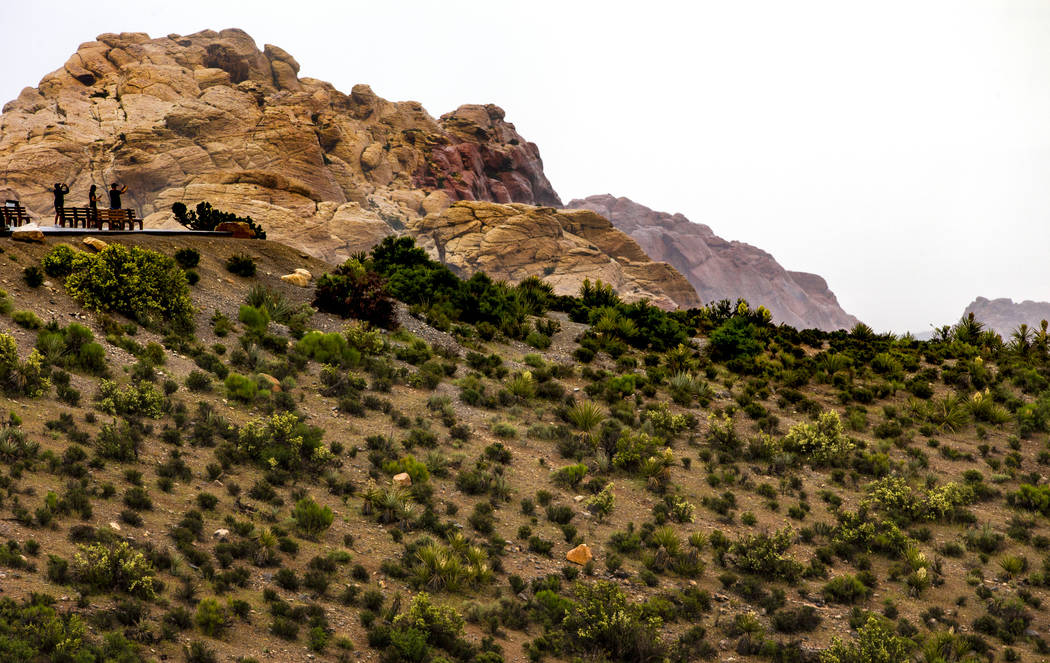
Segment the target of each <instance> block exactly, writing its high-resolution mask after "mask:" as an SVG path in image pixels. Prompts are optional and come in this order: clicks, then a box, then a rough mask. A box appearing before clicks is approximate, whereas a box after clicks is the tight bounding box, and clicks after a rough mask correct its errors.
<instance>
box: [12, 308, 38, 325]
mask: <svg viewBox="0 0 1050 663" xmlns="http://www.w3.org/2000/svg"><path fill="white" fill-rule="evenodd" d="M11 321H12V322H14V323H15V324H16V325H18V326H19V327H25V328H26V329H40V328H41V327H43V326H44V321H43V320H41V319H40V318H39V317H38V316H37V314H36V313H33V312H32V311H15V312H14V313H12V314H11Z"/></svg>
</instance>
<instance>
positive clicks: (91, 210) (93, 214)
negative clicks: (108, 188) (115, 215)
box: [88, 184, 98, 226]
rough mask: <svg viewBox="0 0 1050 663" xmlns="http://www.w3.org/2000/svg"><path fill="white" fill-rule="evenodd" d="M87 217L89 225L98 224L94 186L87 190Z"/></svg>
mask: <svg viewBox="0 0 1050 663" xmlns="http://www.w3.org/2000/svg"><path fill="white" fill-rule="evenodd" d="M88 216H89V217H90V221H91V225H92V226H95V225H96V224H97V223H98V187H97V186H95V185H94V184H92V185H91V188H90V189H88Z"/></svg>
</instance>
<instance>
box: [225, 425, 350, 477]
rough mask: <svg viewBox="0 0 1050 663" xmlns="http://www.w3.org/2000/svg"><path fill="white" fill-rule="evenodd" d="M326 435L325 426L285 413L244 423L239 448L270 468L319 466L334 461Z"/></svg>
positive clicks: (293, 469) (238, 435)
mask: <svg viewBox="0 0 1050 663" xmlns="http://www.w3.org/2000/svg"><path fill="white" fill-rule="evenodd" d="M323 434H324V431H323V430H322V429H321V428H318V427H317V426H307V425H306V424H305V423H304V422H303V421H302V420H301V419H300V418H299V416H298V415H297V414H295V413H293V412H283V413H279V414H273V415H270V417H269V418H267V419H253V420H251V421H249V422H248V423H246V424H244V425H243V426H241V429H240V431H239V432H238V434H237V450H238V452H239V453H241V454H243V455H245V456H246V457H248V458H250V459H252V460H255V461H258V462H259V463H260V464H262V465H263V467H266V468H267V469H281V470H290V471H296V470H299V469H302V468H304V467H311V468H318V469H319V468H321V467H323V466H324V465H326V464H327V463H328V462H330V461H331V460H332V453H331V451H329V450H328V449H327V448H326V447H325V446H324V444H322V442H321V438H322V436H323Z"/></svg>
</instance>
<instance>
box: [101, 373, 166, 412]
mask: <svg viewBox="0 0 1050 663" xmlns="http://www.w3.org/2000/svg"><path fill="white" fill-rule="evenodd" d="M95 400H96V401H97V406H98V409H99V410H100V411H102V412H105V413H106V414H114V415H124V416H129V417H152V418H154V419H156V418H158V417H160V416H161V414H162V413H163V411H164V395H163V394H161V393H160V392H159V391H157V388H156V387H155V386H154V385H153V383H152V382H148V381H146V380H141V381H139V382H137V383H134V384H128V385H125V386H124V387H123V388H121V387H118V386H117V384H116V383H115V382H113V381H111V380H102V381H101V382H100V383H99V386H98V394H96V396H95Z"/></svg>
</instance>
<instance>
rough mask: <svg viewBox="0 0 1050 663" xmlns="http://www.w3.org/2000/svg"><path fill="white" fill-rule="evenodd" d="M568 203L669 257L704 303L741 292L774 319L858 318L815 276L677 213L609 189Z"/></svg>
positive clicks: (835, 322)
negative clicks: (791, 268)
mask: <svg viewBox="0 0 1050 663" xmlns="http://www.w3.org/2000/svg"><path fill="white" fill-rule="evenodd" d="M569 207H572V208H576V209H588V210H594V211H595V212H597V213H598V214H601V215H603V216H605V217H606V218H608V219H609V221H611V222H612V223H613V225H614V226H616V227H617V228H619V229H620V230H622V231H623V232H624V233H626V234H627V235H630V237H631V238H633V239H634V240H636V241H637V243H638V245H639V246H640V247H641V249H642V250H643V251H644V252H645V253H646V254H647V255H648V256H649V257H650V258H651V259H653V260H658V261H665V262H667V263H670V265H671V266H672V267H674V268H675V269H676V270H678V271H679V272H681V273H682V274H683V275H684V276H685V277H686V278H687V279H688V280H689V283H690V284H692V286H693V287H694V288H695V289H696V292H697V294H698V295H699V298H700V299H701V300H703V301H704V302H705V303H709V302H712V301H717V300H720V299H729V300H732V301H735V300H736V299H737V298H738V297H743V298H744V299H746V300H747V301H748V302H750V303H751V304H752V305H755V306H758V305H763V306H765V307H766V308H768V309H769V310H770V312H772V314H773V318H774V319H775V320H776V321H777V322H785V323H787V324H789V325H792V326H794V327H798V328H800V329H802V328H806V327H815V328H818V329H825V330H835V329H849V328H850V327H852V326H853V325H854V324H856V323H857V319H856V318H854V317H853V316H852V315H850V314H848V313H846V312H845V311H843V310H842V308H841V307H840V306H839V303H838V300H837V299H836V297H835V294H834V293H833V292H831V290H829V289H828V284H827V282H826V281H825V280H824V279H823V278H821V277H820V276H817V275H816V274H808V273H805V272H791V271H788V270H786V269H784V268H783V267H781V266H780V264H779V263H777V261H776V260H775V259H774V258H773V256H771V255H770V254H768V253H766V252H765V251H763V250H761V249H759V248H756V247H754V246H751V245H749V244H744V243H742V242H730V241H727V240H724V239H722V238H721V237H719V236H717V235H715V234H714V232H713V231H712V230H711V228H709V227H708V226H705V225H702V224H699V223H692V222H691V221H689V219H687V218H686V217H684V216H682V215H681V214H668V213H666V212H655V211H653V210H651V209H649V208H648V207H645V206H644V205H640V204H638V203H636V202H634V201H632V200H630V199H628V198H616V197H614V196H610V195H601V196H589V197H587V198H584V199H578V200H573V201H571V202H570V203H569Z"/></svg>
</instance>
